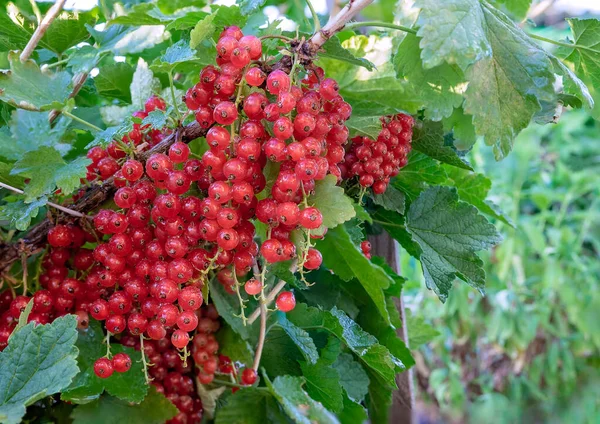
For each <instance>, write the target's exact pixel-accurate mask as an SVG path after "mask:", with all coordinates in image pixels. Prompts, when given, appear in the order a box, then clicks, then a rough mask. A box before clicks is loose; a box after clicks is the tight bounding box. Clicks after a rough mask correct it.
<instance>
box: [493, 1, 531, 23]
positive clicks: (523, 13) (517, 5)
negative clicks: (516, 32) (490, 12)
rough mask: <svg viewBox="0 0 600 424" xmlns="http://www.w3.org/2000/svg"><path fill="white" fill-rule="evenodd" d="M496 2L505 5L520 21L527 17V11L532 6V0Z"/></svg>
mask: <svg viewBox="0 0 600 424" xmlns="http://www.w3.org/2000/svg"><path fill="white" fill-rule="evenodd" d="M494 3H497V4H499V5H503V6H504V8H505V9H506V10H507V11H508V12H509V13H510V14H511V15H512V16H513V17H514V18H516V19H517V20H519V21H520V20H523V19H525V18H526V17H527V12H528V11H529V7H530V6H531V0H495V1H494Z"/></svg>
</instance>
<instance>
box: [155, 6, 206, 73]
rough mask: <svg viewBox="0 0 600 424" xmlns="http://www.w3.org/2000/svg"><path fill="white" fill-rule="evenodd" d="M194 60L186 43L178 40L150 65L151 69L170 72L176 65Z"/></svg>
mask: <svg viewBox="0 0 600 424" xmlns="http://www.w3.org/2000/svg"><path fill="white" fill-rule="evenodd" d="M211 16H212V15H211ZM207 18H208V17H207ZM198 25H200V24H198ZM195 60H196V53H195V52H194V50H192V49H191V48H190V46H189V45H188V43H187V41H186V40H179V41H178V42H176V43H175V44H173V45H172V46H170V47H169V48H168V49H167V51H166V52H165V54H163V55H162V56H161V57H159V58H157V59H156V60H155V61H154V62H153V63H152V69H155V70H159V71H162V72H172V71H173V70H174V69H175V68H176V67H177V65H179V64H181V63H185V62H190V61H195Z"/></svg>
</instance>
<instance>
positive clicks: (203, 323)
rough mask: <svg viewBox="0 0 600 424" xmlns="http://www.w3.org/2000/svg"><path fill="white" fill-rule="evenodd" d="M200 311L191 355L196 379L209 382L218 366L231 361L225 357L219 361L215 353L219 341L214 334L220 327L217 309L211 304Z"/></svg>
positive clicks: (204, 382)
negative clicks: (194, 365)
mask: <svg viewBox="0 0 600 424" xmlns="http://www.w3.org/2000/svg"><path fill="white" fill-rule="evenodd" d="M201 313H202V315H201V316H202V318H201V319H200V322H199V324H198V331H197V332H196V335H195V336H194V339H193V340H192V357H193V359H194V363H195V364H196V369H197V370H196V371H197V374H196V375H197V378H198V381H199V382H200V383H202V384H210V383H212V381H213V379H214V378H215V372H217V371H219V367H222V366H224V365H225V366H227V365H229V366H230V364H231V361H230V360H228V359H227V358H223V361H221V360H220V358H221V357H220V356H218V355H217V352H218V350H219V343H218V342H217V340H216V339H215V336H214V333H215V332H216V331H217V330H218V329H219V327H220V323H219V320H218V318H219V314H218V312H217V310H216V309H215V307H214V306H213V305H212V304H211V305H207V306H205V307H204V308H202V310H201Z"/></svg>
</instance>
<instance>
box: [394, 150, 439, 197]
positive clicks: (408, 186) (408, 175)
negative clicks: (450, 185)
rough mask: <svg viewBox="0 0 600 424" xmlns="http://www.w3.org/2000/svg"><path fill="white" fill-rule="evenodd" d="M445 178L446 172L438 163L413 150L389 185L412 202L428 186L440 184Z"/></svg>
mask: <svg viewBox="0 0 600 424" xmlns="http://www.w3.org/2000/svg"><path fill="white" fill-rule="evenodd" d="M447 178H448V176H447V175H446V171H445V170H444V168H442V166H441V165H440V163H439V162H437V161H436V160H434V159H432V158H430V157H429V156H427V155H425V154H423V153H419V152H417V151H414V150H413V151H412V152H410V153H409V155H408V163H407V164H406V166H405V167H404V168H400V172H399V173H398V175H397V176H396V178H394V179H393V180H392V183H391V185H393V186H394V187H396V188H397V189H399V190H401V191H403V192H404V194H406V196H407V197H408V199H409V200H411V201H412V200H414V199H415V198H416V197H417V196H418V195H419V193H421V192H422V191H423V190H425V189H427V187H428V186H429V185H430V184H431V185H433V184H442V183H444V182H445V181H446V179H447Z"/></svg>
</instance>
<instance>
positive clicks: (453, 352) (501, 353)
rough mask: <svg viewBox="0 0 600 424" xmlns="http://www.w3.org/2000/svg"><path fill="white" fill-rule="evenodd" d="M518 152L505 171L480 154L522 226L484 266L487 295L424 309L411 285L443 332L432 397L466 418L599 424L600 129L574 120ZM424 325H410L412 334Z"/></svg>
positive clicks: (429, 348) (522, 144)
mask: <svg viewBox="0 0 600 424" xmlns="http://www.w3.org/2000/svg"><path fill="white" fill-rule="evenodd" d="M518 142H519V143H518V144H517V147H516V150H515V152H514V153H513V154H512V155H511V156H510V157H509V158H507V160H506V161H507V167H506V168H505V169H502V170H500V169H498V170H496V169H495V167H494V163H493V159H492V158H490V157H489V155H485V154H483V155H477V154H474V155H473V157H479V158H480V161H477V164H476V168H477V169H478V170H486V173H487V174H488V175H489V176H490V177H491V178H493V180H494V187H493V188H492V194H493V196H494V198H495V199H496V200H497V201H498V203H499V204H500V205H501V206H502V207H503V209H505V210H506V211H507V212H508V214H509V216H510V218H511V220H512V222H514V225H515V227H516V228H515V229H513V228H510V227H506V228H505V233H506V234H507V235H506V240H505V241H504V242H503V244H501V245H500V246H499V247H498V248H497V249H496V250H495V251H494V253H493V255H486V257H485V259H484V264H485V265H484V268H485V269H486V271H487V273H488V276H487V278H486V286H487V289H486V292H487V296H486V297H485V298H477V297H472V296H470V293H468V292H467V291H465V290H464V289H462V288H461V289H458V290H455V291H452V292H451V294H450V296H449V298H448V301H447V303H446V308H444V309H440V308H439V306H438V305H437V304H436V302H434V301H433V300H431V299H421V300H419V297H420V296H419V295H418V289H417V288H416V287H415V286H414V285H413V286H412V288H410V287H409V288H408V289H407V288H406V286H405V296H408V297H405V300H406V299H410V300H409V303H410V304H411V308H412V307H413V306H414V308H415V310H416V311H417V310H418V311H419V314H423V316H425V317H427V318H426V321H428V322H430V323H431V324H432V325H433V327H434V328H436V329H437V330H438V331H439V332H440V334H439V336H437V337H435V338H433V339H432V340H433V341H432V342H431V343H430V344H428V345H422V346H421V347H420V349H419V350H420V353H419V355H422V357H423V358H424V360H425V361H426V367H427V369H428V370H429V371H428V374H425V375H426V380H427V381H428V386H429V390H427V393H431V394H432V395H431V397H432V398H433V399H435V400H436V401H437V402H438V403H439V405H440V409H441V411H442V413H443V414H444V415H447V416H450V417H454V418H456V419H463V418H464V417H467V416H470V417H472V419H473V420H477V417H484V416H486V417H489V416H494V417H495V420H496V422H506V423H508V422H520V421H524V420H529V419H536V420H542V421H552V420H557V421H576V422H593V421H594V420H595V412H593V411H595V410H597V408H598V406H599V405H598V379H597V375H598V369H597V363H595V361H594V359H593V358H594V357H597V356H598V354H599V353H600V340H598V337H597V335H598V322H600V316H599V315H598V310H599V309H598V302H599V297H598V281H599V277H600V268H599V267H598V254H599V253H598V252H599V250H598V247H599V246H598V243H597V240H598V231H599V229H600V208H599V205H598V201H597V198H598V194H599V193H598V186H597V184H595V182H594V181H595V175H596V173H597V171H598V161H597V157H598V153H599V149H598V124H597V123H596V122H594V121H593V120H592V119H591V118H590V117H589V115H588V114H587V113H585V112H583V111H579V112H571V113H568V114H565V115H564V116H563V118H562V120H561V122H560V123H559V124H558V125H556V126H555V127H552V128H548V127H534V128H531V129H528V130H526V131H525V132H523V133H522V134H521V136H519V138H518ZM406 259H407V258H405V260H406ZM405 264H406V265H407V266H406V267H405V268H404V269H406V272H407V276H409V278H413V277H410V274H408V272H409V269H410V265H409V264H408V262H405ZM414 278H416V279H418V276H416V275H415V277H414ZM413 296H414V297H413ZM419 326H420V324H416V323H413V320H412V319H411V320H409V332H411V331H419V328H420V327H419ZM418 343H419V344H421V343H422V342H418ZM412 346H415V345H414V344H413V340H412V337H411V347H412ZM415 347H416V346H415ZM449 347H450V348H449ZM422 393H425V392H422ZM507 405H510V408H508V409H506V407H507Z"/></svg>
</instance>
